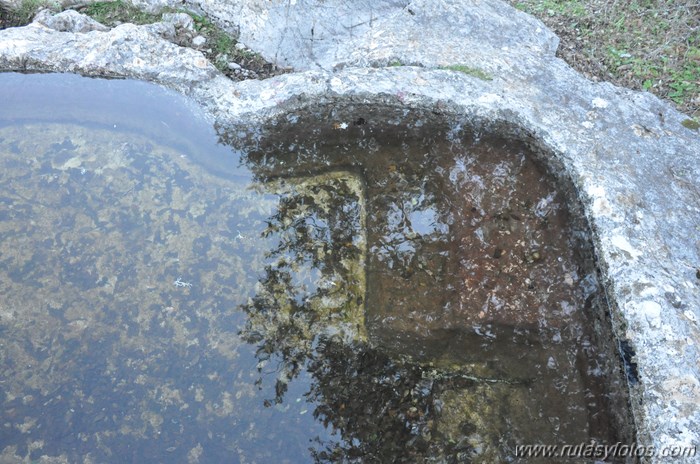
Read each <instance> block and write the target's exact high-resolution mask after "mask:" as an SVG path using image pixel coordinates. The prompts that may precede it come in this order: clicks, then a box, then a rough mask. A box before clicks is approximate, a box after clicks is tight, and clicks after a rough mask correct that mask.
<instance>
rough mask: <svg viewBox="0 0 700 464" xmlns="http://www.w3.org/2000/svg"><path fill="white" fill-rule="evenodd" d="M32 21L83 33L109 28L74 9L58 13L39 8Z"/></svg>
mask: <svg viewBox="0 0 700 464" xmlns="http://www.w3.org/2000/svg"><path fill="white" fill-rule="evenodd" d="M34 22H35V23H39V24H43V25H44V26H46V27H48V28H49V29H53V30H55V31H59V32H78V33H85V32H90V31H101V32H104V31H108V30H109V28H108V27H107V26H105V25H104V24H100V23H98V22H97V21H95V20H94V19H92V18H91V17H89V16H86V15H84V14H80V13H78V12H77V11H75V10H66V11H62V12H60V13H58V14H54V13H53V12H52V11H51V10H41V11H40V12H39V13H37V15H36V17H35V18H34Z"/></svg>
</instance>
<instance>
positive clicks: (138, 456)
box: [0, 75, 626, 462]
mask: <svg viewBox="0 0 700 464" xmlns="http://www.w3.org/2000/svg"><path fill="white" fill-rule="evenodd" d="M0 82H2V83H3V84H4V85H2V86H0V89H2V90H1V91H2V92H7V98H5V97H6V95H3V97H2V98H3V101H7V102H8V104H7V105H6V106H4V107H3V108H0V173H1V174H0V196H1V197H2V203H1V206H0V237H2V242H1V243H2V244H1V248H0V273H1V274H0V275H1V277H0V282H1V283H0V285H1V288H2V290H1V292H0V328H1V329H2V334H3V336H2V345H1V346H0V356H2V359H3V362H2V374H1V375H2V384H0V388H1V389H2V393H3V395H4V396H3V397H2V399H1V401H2V403H1V406H0V407H1V408H2V409H1V410H0V414H1V416H2V428H1V429H0V448H1V449H2V452H3V456H6V457H14V456H20V457H25V456H28V457H29V458H30V459H38V458H40V457H42V456H51V457H54V458H55V459H56V460H57V462H61V461H67V462H124V460H127V461H133V462H146V461H149V462H162V461H165V460H170V461H175V462H273V461H275V462H314V461H316V462H348V461H353V460H356V461H358V462H392V461H394V462H421V461H428V462H470V460H473V461H474V462H493V461H494V460H496V461H499V460H500V461H510V460H513V459H514V449H515V445H518V444H528V443H546V444H556V443H579V442H584V441H588V440H589V439H591V438H593V439H597V440H599V441H605V442H614V441H617V440H618V439H623V438H626V437H625V436H624V432H618V429H620V424H619V422H620V421H621V417H623V416H624V411H622V410H621V409H623V408H624V406H625V403H624V395H623V394H622V393H621V390H622V389H621V388H620V385H621V383H622V381H621V379H620V378H619V375H618V374H619V372H618V371H619V366H618V362H617V359H616V358H614V357H612V356H611V355H610V354H609V352H608V351H607V348H606V347H605V346H603V347H601V348H598V345H599V344H600V343H599V340H598V338H599V337H600V336H599V333H600V332H601V330H602V332H603V334H604V332H605V331H604V330H603V329H600V326H601V325H602V326H604V325H605V321H604V320H599V319H600V315H599V312H598V311H597V309H596V308H595V302H596V299H597V286H596V284H595V279H594V278H593V276H592V275H589V274H590V272H591V270H590V269H589V263H588V262H587V261H586V259H587V258H586V249H585V246H583V245H582V243H585V240H584V239H585V238H586V231H585V228H583V227H582V226H581V225H579V222H578V221H576V220H575V218H573V219H572V218H571V217H570V214H569V213H568V210H567V206H566V201H565V199H564V198H563V197H562V196H561V194H557V192H556V190H555V189H554V186H553V184H552V182H551V180H550V179H549V177H548V176H547V175H546V174H545V173H544V171H543V170H542V169H541V168H540V167H539V166H538V164H537V163H536V162H535V161H534V157H533V156H531V153H530V152H529V150H528V149H527V147H525V146H524V145H522V144H519V143H514V142H509V141H507V140H505V139H500V138H498V137H489V136H476V135H474V134H472V133H469V132H468V131H466V130H463V129H461V128H460V127H459V126H458V125H455V124H454V123H449V124H448V123H446V122H445V121H444V119H442V118H441V117H438V116H436V115H433V114H424V113H418V112H407V111H404V110H400V109H399V110H396V109H394V108H390V107H383V106H381V105H373V106H363V105H355V106H352V105H349V106H345V107H342V108H341V107H339V106H328V107H321V108H319V109H316V110H311V111H300V112H296V113H294V114H290V115H288V116H285V117H284V118H280V119H279V120H278V121H274V122H273V124H271V125H270V127H268V128H259V129H257V128H246V130H245V131H244V132H243V133H241V132H240V131H231V132H229V133H221V134H218V136H217V135H216V134H214V133H213V131H212V130H211V129H209V128H208V126H207V125H206V124H205V123H204V122H203V121H202V120H201V119H198V118H197V117H195V116H193V115H192V113H191V112H190V110H189V109H188V108H187V106H186V105H185V104H184V103H182V99H181V98H179V97H177V96H176V95H173V94H169V93H167V92H164V91H161V90H159V89H157V88H155V87H152V86H149V85H147V84H143V83H138V82H130V81H99V80H87V79H84V78H78V77H74V76H21V75H0ZM77 87H79V88H80V89H81V90H80V92H78V93H75V92H74V93H70V92H72V91H73V89H75V88H77ZM38 95H40V97H38ZM22 96H24V98H22ZM66 96H70V98H66ZM56 115H58V117H57V116H56ZM115 126H116V127H115ZM217 141H220V142H223V143H217ZM228 145H230V146H228ZM231 146H233V147H235V149H232V148H231ZM576 237H580V238H581V240H579V239H576Z"/></svg>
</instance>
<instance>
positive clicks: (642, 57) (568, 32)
mask: <svg viewBox="0 0 700 464" xmlns="http://www.w3.org/2000/svg"><path fill="white" fill-rule="evenodd" d="M508 3H510V4H511V5H513V6H515V7H516V8H518V9H520V10H523V11H525V12H527V13H530V14H532V15H534V16H536V17H537V18H538V19H540V20H541V21H542V22H544V23H545V24H546V25H547V27H549V28H550V29H552V30H553V31H554V32H555V33H556V34H557V35H558V36H559V38H560V39H561V42H560V45H559V49H558V51H557V56H559V57H560V58H562V59H563V60H564V61H566V62H567V63H568V64H569V65H571V66H572V67H573V68H574V69H576V70H577V71H578V72H580V73H582V74H583V75H584V76H586V77H587V78H589V79H591V80H594V81H605V82H611V83H613V84H615V85H619V86H622V87H628V88H631V89H634V90H646V91H649V92H651V93H653V94H655V95H656V96H658V97H660V98H663V99H666V100H669V101H671V102H673V103H674V104H675V105H676V106H677V108H678V109H679V110H680V111H682V112H684V113H686V114H688V115H690V116H692V117H694V118H698V117H700V3H698V2H697V1H696V0H678V1H673V2H668V1H662V0H646V1H640V0H634V1H629V2H620V1H617V0H591V1H586V2H583V1H578V0H567V1H562V0H554V1H552V0H508Z"/></svg>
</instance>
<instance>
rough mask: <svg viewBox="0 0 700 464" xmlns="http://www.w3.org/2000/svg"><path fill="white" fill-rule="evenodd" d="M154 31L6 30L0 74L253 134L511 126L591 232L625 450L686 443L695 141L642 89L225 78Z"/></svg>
mask: <svg viewBox="0 0 700 464" xmlns="http://www.w3.org/2000/svg"><path fill="white" fill-rule="evenodd" d="M158 28H159V26H158V24H155V25H148V26H134V25H130V24H125V25H122V26H119V27H117V28H114V29H112V30H110V31H106V32H101V31H91V32H88V33H72V32H59V31H54V30H51V29H49V28H47V27H45V26H43V25H41V24H36V23H33V24H31V25H29V26H26V27H24V28H14V29H6V30H3V31H0V71H23V72H71V73H78V74H83V75H87V76H93V77H122V78H134V79H140V80H146V81H150V82H153V83H156V84H159V85H161V86H164V87H167V88H170V89H174V90H177V91H178V92H180V93H182V94H184V95H186V96H187V97H189V98H190V99H191V101H192V102H194V103H193V109H194V110H195V111H200V113H202V114H203V115H204V117H205V118H207V119H208V120H209V121H210V122H211V123H213V124H216V125H217V126H218V127H220V128H227V127H233V126H238V125H262V124H263V123H264V122H265V121H268V120H270V119H271V118H272V117H275V116H277V115H281V114H284V113H288V112H290V111H294V110H298V109H302V108H304V107H307V106H309V105H314V104H322V103H324V102H332V101H362V102H375V101H377V100H380V101H384V102H387V103H391V104H394V105H397V106H403V107H405V108H417V109H420V108H424V109H429V110H430V109H435V108H436V107H444V108H446V112H448V113H450V114H459V115H460V116H461V117H462V118H464V119H468V118H473V120H475V121H496V122H499V121H500V122H501V123H505V124H507V125H508V126H510V127H517V128H519V130H521V131H522V134H524V135H525V136H526V137H528V138H530V140H531V141H535V143H536V145H538V148H539V149H540V150H541V151H542V152H543V153H546V154H549V156H552V157H553V159H554V160H556V163H555V164H556V165H558V167H555V170H556V169H559V170H563V171H564V173H565V175H566V176H567V177H569V178H570V179H571V182H572V183H573V185H574V187H575V189H576V193H577V195H578V201H580V203H581V204H582V206H583V210H584V214H585V217H586V219H587V220H588V223H589V225H590V227H591V229H592V238H593V242H594V243H593V245H594V248H595V250H596V256H597V260H598V269H599V270H600V272H601V274H602V276H601V282H602V284H603V286H604V288H605V292H606V295H607V297H608V299H609V306H610V312H611V316H612V319H613V326H614V332H615V334H616V336H617V337H618V338H619V339H620V340H624V341H626V342H628V343H629V344H630V346H632V347H633V348H634V350H635V351H636V356H635V358H634V362H636V364H637V366H638V369H639V374H640V380H639V383H638V384H636V385H633V386H631V387H630V390H631V403H632V411H633V415H634V418H635V426H636V429H637V434H638V437H637V440H638V444H639V445H647V446H653V447H655V449H656V450H662V449H664V448H666V447H668V446H696V444H697V443H698V441H700V435H699V433H700V432H698V431H699V430H700V409H698V408H697V404H698V403H700V368H699V367H698V362H697V359H698V343H700V331H699V328H698V321H699V320H700V292H698V288H699V284H700V280H698V278H697V277H696V275H695V273H696V272H700V271H698V267H700V258H699V257H698V256H699V255H700V241H698V240H697V239H696V238H695V237H696V236H697V235H698V231H699V230H700V226H699V225H698V222H699V221H700V220H699V219H698V218H699V217H700V208H699V207H698V202H699V201H700V190H699V188H700V187H699V186H700V163H698V162H697V160H698V159H700V136H699V135H698V134H697V132H693V131H691V130H689V129H687V128H685V127H683V126H682V125H681V122H682V121H683V120H684V119H685V116H684V115H682V114H681V113H678V112H677V111H676V110H675V109H673V108H672V107H671V106H670V105H669V104H667V103H665V102H662V101H660V100H658V99H657V98H656V97H654V96H652V95H650V94H646V93H639V92H633V91H630V90H626V89H621V88H617V87H614V86H612V85H610V84H605V83H603V84H596V83H592V82H590V81H588V80H586V79H585V78H583V77H582V76H580V75H578V74H577V73H575V72H574V71H573V70H571V69H570V68H569V67H568V66H567V65H565V64H564V63H563V62H561V60H558V59H556V58H555V57H553V56H540V57H539V58H538V60H536V62H534V65H535V66H537V67H538V68H537V72H538V73H539V74H540V76H539V77H538V78H537V79H530V80H528V81H527V82H525V81H524V80H518V77H522V76H515V78H514V77H513V76H506V77H500V76H499V77H497V78H494V79H493V80H490V81H487V80H484V79H480V78H478V77H475V76H470V75H466V74H464V73H459V72H454V71H448V70H440V69H434V68H426V67H416V66H402V67H395V68H367V67H345V68H344V69H341V70H338V71H305V72H297V73H290V74H285V75H282V76H277V77H274V78H271V79H268V80H265V81H243V82H238V83H234V82H232V81H230V80H229V79H227V78H225V77H224V76H223V75H221V74H220V73H218V71H216V69H215V68H214V67H213V66H212V65H211V63H209V62H207V61H206V60H205V59H204V58H203V56H202V55H201V54H200V53H199V52H196V51H194V50H190V49H181V48H180V47H176V46H174V45H173V44H172V43H170V42H168V41H166V40H163V39H162V38H161V35H162V34H161V32H159V30H158ZM67 49H69V50H70V53H66V50H67ZM124 57H127V58H128V59H126V58H124ZM528 59H529V58H528V57H526V58H524V60H525V61H528ZM563 82H566V83H568V85H566V86H562V85H563V84H562V83H563ZM574 90H575V93H574V92H573V91H574ZM548 164H549V163H548ZM687 459H688V461H687V462H692V458H690V457H689V458H687ZM645 460H646V461H647V462H661V461H662V460H663V457H659V455H658V454H655V455H654V456H651V457H649V458H648V459H645ZM676 462H683V459H681V460H677V461H676Z"/></svg>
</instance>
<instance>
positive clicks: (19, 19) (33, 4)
mask: <svg viewBox="0 0 700 464" xmlns="http://www.w3.org/2000/svg"><path fill="white" fill-rule="evenodd" d="M44 8H49V9H51V10H54V11H58V10H59V9H60V8H59V3H58V1H56V0H24V1H22V3H21V4H20V6H19V8H17V9H15V10H12V11H6V10H3V9H2V7H1V6H0V25H3V26H5V27H15V26H24V25H25V24H28V23H30V22H32V19H34V16H35V15H36V14H37V13H38V12H39V10H43V9H44Z"/></svg>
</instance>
